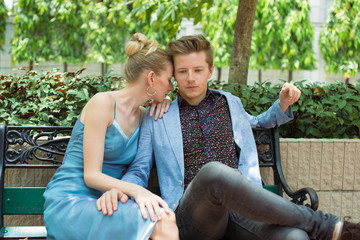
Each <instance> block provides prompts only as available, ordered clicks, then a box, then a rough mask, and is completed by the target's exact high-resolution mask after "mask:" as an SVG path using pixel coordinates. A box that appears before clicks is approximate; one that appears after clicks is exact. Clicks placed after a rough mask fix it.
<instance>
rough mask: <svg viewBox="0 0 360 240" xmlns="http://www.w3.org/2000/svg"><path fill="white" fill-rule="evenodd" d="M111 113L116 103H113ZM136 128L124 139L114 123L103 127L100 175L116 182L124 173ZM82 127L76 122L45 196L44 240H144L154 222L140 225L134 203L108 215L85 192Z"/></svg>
mask: <svg viewBox="0 0 360 240" xmlns="http://www.w3.org/2000/svg"><path fill="white" fill-rule="evenodd" d="M115 109H116V104H115ZM139 132H140V124H139V126H138V127H137V129H136V130H135V131H134V133H133V134H132V135H131V136H130V137H129V138H128V137H127V136H126V135H125V134H124V132H123V131H122V129H121V128H120V125H119V124H118V123H117V121H116V111H115V116H114V121H113V123H112V125H111V126H109V127H108V128H107V131H106V135H105V149H104V162H103V168H102V171H103V173H105V174H107V175H110V176H112V177H114V178H117V179H121V177H122V174H123V171H124V169H125V168H126V167H127V166H128V165H129V163H130V162H131V161H132V160H133V158H134V157H135V154H136V151H137V144H138V138H139ZM83 136H84V125H83V124H82V123H81V122H80V117H79V119H78V120H77V122H76V124H75V126H74V128H73V131H72V135H71V139H70V142H69V145H68V148H67V150H66V154H65V157H64V161H63V164H62V165H61V167H59V169H58V170H57V171H56V173H55V175H54V176H53V178H52V180H51V181H50V182H49V184H48V186H47V189H46V191H45V193H44V197H45V205H44V208H45V211H44V222H45V226H46V229H47V234H48V239H60V240H71V239H74V240H84V239H94V240H100V239H106V240H112V239H118V240H121V239H123V240H138V239H148V238H149V236H150V234H151V232H152V229H153V227H154V225H155V222H152V221H151V220H149V217H148V219H147V220H144V219H143V217H142V215H141V213H140V209H139V206H138V205H137V204H136V202H134V201H133V199H130V200H129V201H128V202H127V203H125V204H123V203H121V202H119V204H118V210H117V211H115V212H114V214H113V215H112V216H104V215H103V214H102V212H99V211H98V210H97V208H96V200H97V199H98V198H99V197H100V196H101V195H102V192H100V191H97V190H94V189H91V188H88V187H87V186H86V185H85V182H84V177H83V176H84V174H83V173H84V158H83Z"/></svg>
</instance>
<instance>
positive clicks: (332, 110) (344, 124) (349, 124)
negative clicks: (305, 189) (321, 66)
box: [211, 80, 360, 138]
mask: <svg viewBox="0 0 360 240" xmlns="http://www.w3.org/2000/svg"><path fill="white" fill-rule="evenodd" d="M304 82H305V81H302V82H295V83H294V84H295V85H296V86H297V87H298V88H299V89H300V90H301V92H302V93H301V97H300V99H299V101H298V102H297V103H295V104H293V106H292V108H293V113H294V120H293V121H290V122H288V123H287V124H284V125H282V126H281V127H280V128H279V132H280V135H281V136H282V137H289V138H360V131H359V130H360V80H358V81H357V82H358V83H359V84H356V85H350V84H349V85H347V84H345V83H343V82H336V83H333V84H326V85H325V84H319V83H312V84H305V83H304ZM211 86H212V87H213V88H217V89H222V90H224V91H228V92H231V93H233V94H234V95H236V96H239V97H240V98H241V100H242V103H243V105H244V108H245V109H246V111H247V112H248V113H250V114H252V115H255V116H256V115H258V114H260V113H262V112H264V111H265V110H266V109H268V108H269V107H270V106H271V105H272V104H273V102H274V101H275V100H276V99H278V97H279V92H280V89H281V87H282V84H277V85H274V86H271V84H270V83H269V82H265V83H255V84H254V85H253V86H248V85H241V86H239V85H228V84H224V85H222V84H214V83H212V84H211Z"/></svg>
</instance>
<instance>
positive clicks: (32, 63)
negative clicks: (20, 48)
mask: <svg viewBox="0 0 360 240" xmlns="http://www.w3.org/2000/svg"><path fill="white" fill-rule="evenodd" d="M32 70H34V61H33V60H30V65H29V71H32Z"/></svg>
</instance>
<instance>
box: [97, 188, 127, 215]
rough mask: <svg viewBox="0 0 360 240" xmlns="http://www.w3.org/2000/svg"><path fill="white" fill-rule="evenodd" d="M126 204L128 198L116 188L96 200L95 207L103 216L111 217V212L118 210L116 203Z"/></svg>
mask: <svg viewBox="0 0 360 240" xmlns="http://www.w3.org/2000/svg"><path fill="white" fill-rule="evenodd" d="M119 200H120V202H122V203H126V202H127V200H128V196H127V195H126V194H124V193H123V192H121V191H120V190H118V189H116V188H112V189H111V190H109V191H106V192H105V193H104V194H103V195H102V196H101V197H100V198H99V199H98V200H96V207H97V209H98V210H99V211H102V213H103V214H104V215H109V216H111V215H112V214H113V211H116V210H117V208H118V201H119Z"/></svg>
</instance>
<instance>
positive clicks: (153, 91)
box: [146, 86, 156, 97]
mask: <svg viewBox="0 0 360 240" xmlns="http://www.w3.org/2000/svg"><path fill="white" fill-rule="evenodd" d="M150 89H151V91H152V93H150V92H149V90H150ZM146 93H147V95H149V96H150V97H153V96H155V95H156V88H155V87H153V86H148V88H147V89H146Z"/></svg>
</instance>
